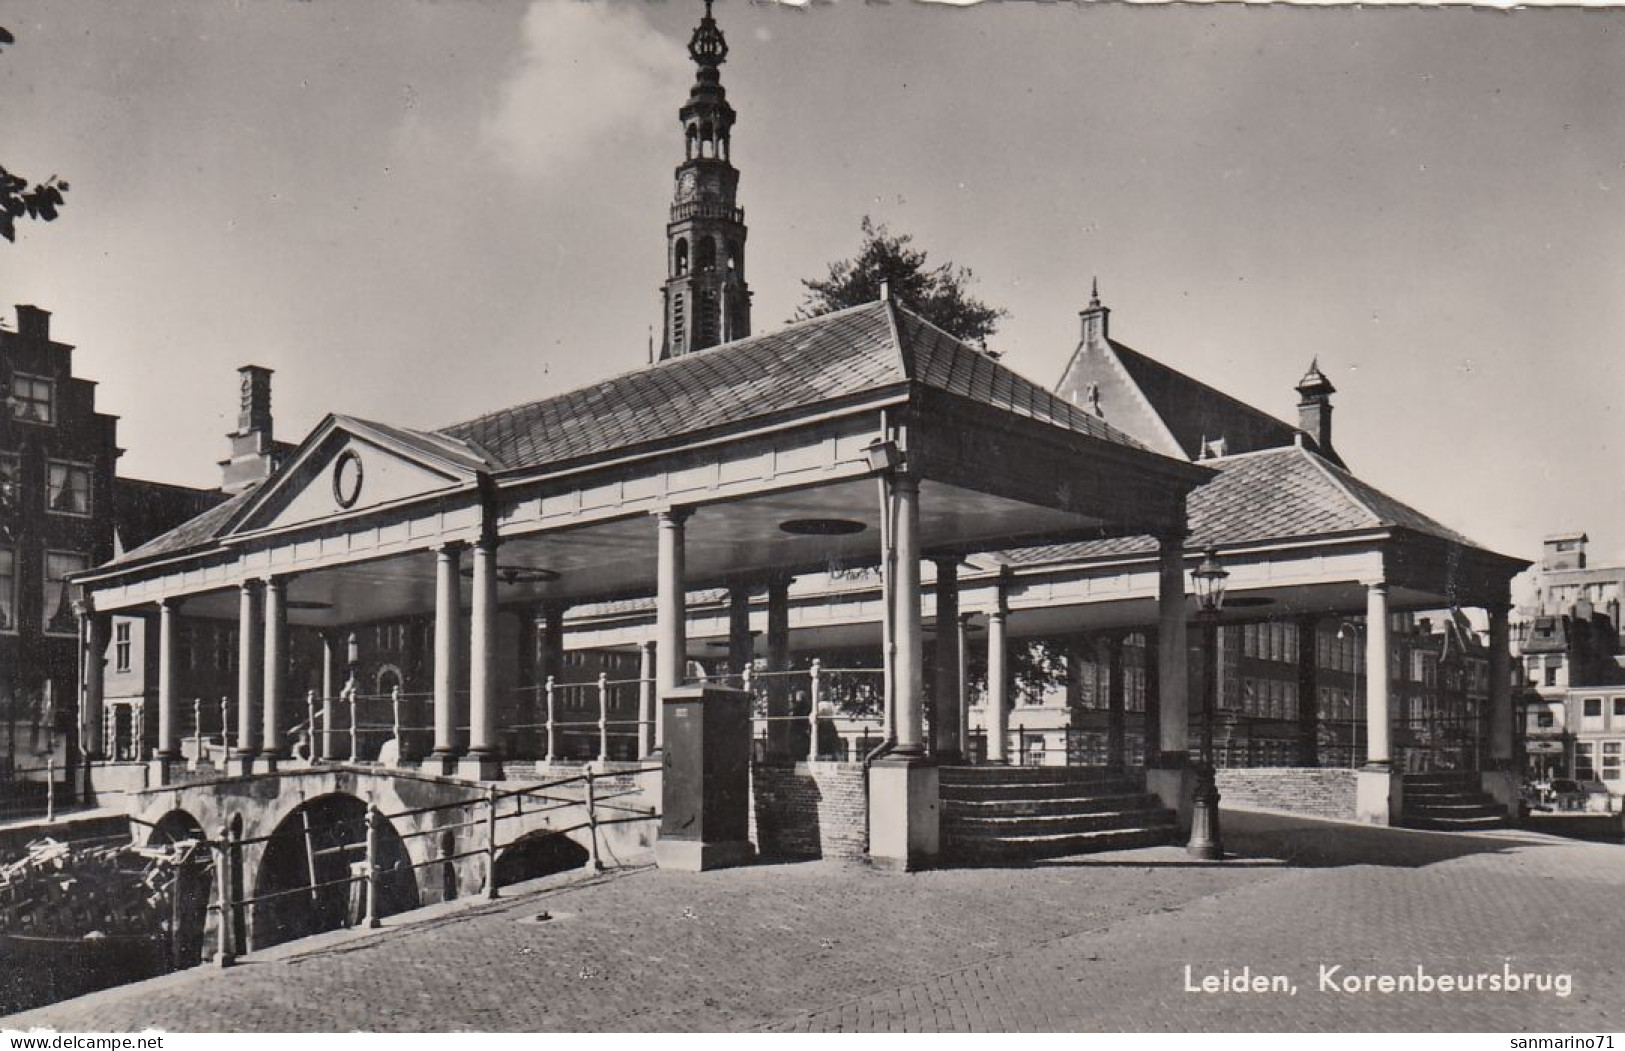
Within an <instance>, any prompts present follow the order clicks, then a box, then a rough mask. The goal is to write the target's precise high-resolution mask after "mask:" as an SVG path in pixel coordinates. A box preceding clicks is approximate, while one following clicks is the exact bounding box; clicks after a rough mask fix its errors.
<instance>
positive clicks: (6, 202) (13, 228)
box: [0, 26, 68, 241]
mask: <svg viewBox="0 0 1625 1051" xmlns="http://www.w3.org/2000/svg"><path fill="white" fill-rule="evenodd" d="M16 40H17V38H16V37H14V36H12V35H11V33H10V31H8V30H7V29H6V28H5V27H4V26H0V48H4V47H5V46H6V45H7V44H13V43H16ZM67 192H68V184H67V183H66V182H64V181H63V180H61V179H58V178H57V177H56V176H55V175H53V176H51V177H50V178H48V179H46V180H45V181H44V182H39V183H35V184H34V185H32V186H30V185H29V184H28V180H27V179H25V178H23V177H22V176H21V175H13V174H12V173H11V172H9V171H7V170H6V168H5V166H4V165H0V237H4V238H5V239H6V240H8V241H15V240H17V220H18V219H21V218H23V217H24V216H27V217H28V218H30V219H39V220H41V221H43V222H47V223H48V222H50V221H51V220H52V219H55V218H56V210H57V209H58V208H60V207H62V195H63V194H65V193H67Z"/></svg>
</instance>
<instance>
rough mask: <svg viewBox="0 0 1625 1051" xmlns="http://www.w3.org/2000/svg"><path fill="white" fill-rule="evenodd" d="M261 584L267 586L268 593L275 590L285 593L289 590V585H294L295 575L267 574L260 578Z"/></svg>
mask: <svg viewBox="0 0 1625 1051" xmlns="http://www.w3.org/2000/svg"><path fill="white" fill-rule="evenodd" d="M260 583H261V584H263V585H264V586H265V589H266V590H267V591H269V590H271V589H273V588H274V589H276V590H277V591H283V592H285V591H287V590H288V585H289V584H291V583H293V574H292V573H267V574H265V576H263V577H261V578H260Z"/></svg>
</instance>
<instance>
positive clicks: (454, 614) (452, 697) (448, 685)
mask: <svg viewBox="0 0 1625 1051" xmlns="http://www.w3.org/2000/svg"><path fill="white" fill-rule="evenodd" d="M462 563H463V545H461V544H457V543H451V544H443V545H441V547H440V548H438V549H437V550H436V551H435V578H434V751H433V753H431V754H430V756H429V758H428V759H426V760H425V761H424V763H423V768H424V770H425V771H429V770H431V769H432V770H433V771H434V772H437V773H441V774H449V773H452V772H454V771H455V770H456V768H457V766H456V764H457V707H458V706H457V680H458V677H459V676H458V674H457V657H458V650H459V647H458V645H457V636H458V635H459V634H460V629H461V626H462V597H461V591H462V571H463V565H462Z"/></svg>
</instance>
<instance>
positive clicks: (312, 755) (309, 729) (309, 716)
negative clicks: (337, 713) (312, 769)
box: [305, 690, 316, 763]
mask: <svg viewBox="0 0 1625 1051" xmlns="http://www.w3.org/2000/svg"><path fill="white" fill-rule="evenodd" d="M305 758H306V759H308V760H310V761H311V762H312V763H314V762H315V761H316V691H315V690H306V691H305Z"/></svg>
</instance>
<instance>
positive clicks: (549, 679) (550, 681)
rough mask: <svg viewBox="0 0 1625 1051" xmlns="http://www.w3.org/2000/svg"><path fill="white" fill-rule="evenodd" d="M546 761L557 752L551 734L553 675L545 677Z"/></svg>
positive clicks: (550, 760) (556, 746)
mask: <svg viewBox="0 0 1625 1051" xmlns="http://www.w3.org/2000/svg"><path fill="white" fill-rule="evenodd" d="M546 689H547V761H548V762H549V763H551V762H552V761H553V757H554V756H555V755H557V754H558V745H557V743H556V741H555V739H554V736H553V676H551V675H549V676H548V677H547V687H546Z"/></svg>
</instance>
